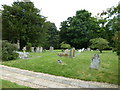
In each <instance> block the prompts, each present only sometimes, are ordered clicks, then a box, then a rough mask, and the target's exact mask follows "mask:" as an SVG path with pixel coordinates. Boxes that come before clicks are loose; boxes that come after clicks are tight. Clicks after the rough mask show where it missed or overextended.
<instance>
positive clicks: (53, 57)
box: [3, 50, 118, 84]
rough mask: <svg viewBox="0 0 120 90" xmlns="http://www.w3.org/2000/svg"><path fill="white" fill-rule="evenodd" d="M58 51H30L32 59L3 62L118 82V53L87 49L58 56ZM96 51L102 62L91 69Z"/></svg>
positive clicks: (62, 74) (86, 78)
mask: <svg viewBox="0 0 120 90" xmlns="http://www.w3.org/2000/svg"><path fill="white" fill-rule="evenodd" d="M58 52H60V50H55V51H54V52H49V51H46V52H43V53H30V55H31V56H30V58H31V59H25V60H24V59H18V60H12V61H6V62H3V64H4V65H8V66H12V67H17V68H21V69H26V70H31V71H35V72H43V73H48V74H53V75H58V76H64V77H70V78H75V79H81V80H86V81H98V82H107V83H112V84H118V56H117V55H116V53H113V52H112V51H103V53H99V52H98V51H91V52H88V51H85V52H82V53H80V55H77V56H76V57H75V58H69V57H59V56H57V54H58ZM76 53H78V52H76ZM94 53H98V54H99V55H100V60H101V63H100V68H99V70H95V69H89V66H90V63H91V58H92V57H93V55H94ZM38 56H41V57H38ZM57 60H62V61H63V62H64V63H65V64H63V65H62V64H58V63H57V62H56V61H57Z"/></svg>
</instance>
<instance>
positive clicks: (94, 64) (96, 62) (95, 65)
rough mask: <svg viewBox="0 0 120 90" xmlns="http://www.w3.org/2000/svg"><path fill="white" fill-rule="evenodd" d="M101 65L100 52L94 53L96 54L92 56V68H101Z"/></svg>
mask: <svg viewBox="0 0 120 90" xmlns="http://www.w3.org/2000/svg"><path fill="white" fill-rule="evenodd" d="M99 66H100V58H99V55H98V54H94V56H93V57H92V61H91V64H90V68H92V69H99Z"/></svg>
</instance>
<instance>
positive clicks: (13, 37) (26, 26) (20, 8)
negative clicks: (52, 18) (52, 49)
mask: <svg viewBox="0 0 120 90" xmlns="http://www.w3.org/2000/svg"><path fill="white" fill-rule="evenodd" d="M3 9H4V10H3V11H2V19H3V20H2V24H3V25H2V38H3V40H8V41H9V42H12V43H16V42H17V40H20V48H21V49H22V47H23V46H25V45H26V44H27V43H31V44H32V45H34V46H38V45H41V46H42V45H43V43H44V39H45V38H46V31H47V30H46V29H45V21H46V18H45V17H43V16H42V15H40V10H38V9H37V8H35V7H34V4H33V3H32V2H19V1H18V2H13V4H12V6H8V5H3Z"/></svg>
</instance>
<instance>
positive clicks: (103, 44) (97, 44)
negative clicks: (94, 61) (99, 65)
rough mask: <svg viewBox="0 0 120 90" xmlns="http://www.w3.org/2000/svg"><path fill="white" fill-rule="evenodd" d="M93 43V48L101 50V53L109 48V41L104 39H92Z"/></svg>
mask: <svg viewBox="0 0 120 90" xmlns="http://www.w3.org/2000/svg"><path fill="white" fill-rule="evenodd" d="M90 43H91V46H90V47H91V48H97V49H99V51H100V53H102V50H103V49H105V48H108V47H109V46H108V43H109V42H108V41H107V40H106V39H103V38H95V39H90Z"/></svg>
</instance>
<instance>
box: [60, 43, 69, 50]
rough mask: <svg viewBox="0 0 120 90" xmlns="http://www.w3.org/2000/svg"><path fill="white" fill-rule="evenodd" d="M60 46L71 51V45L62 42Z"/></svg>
mask: <svg viewBox="0 0 120 90" xmlns="http://www.w3.org/2000/svg"><path fill="white" fill-rule="evenodd" d="M60 45H61V48H62V49H70V48H71V46H70V44H66V43H64V42H62V43H61V44H60Z"/></svg>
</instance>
